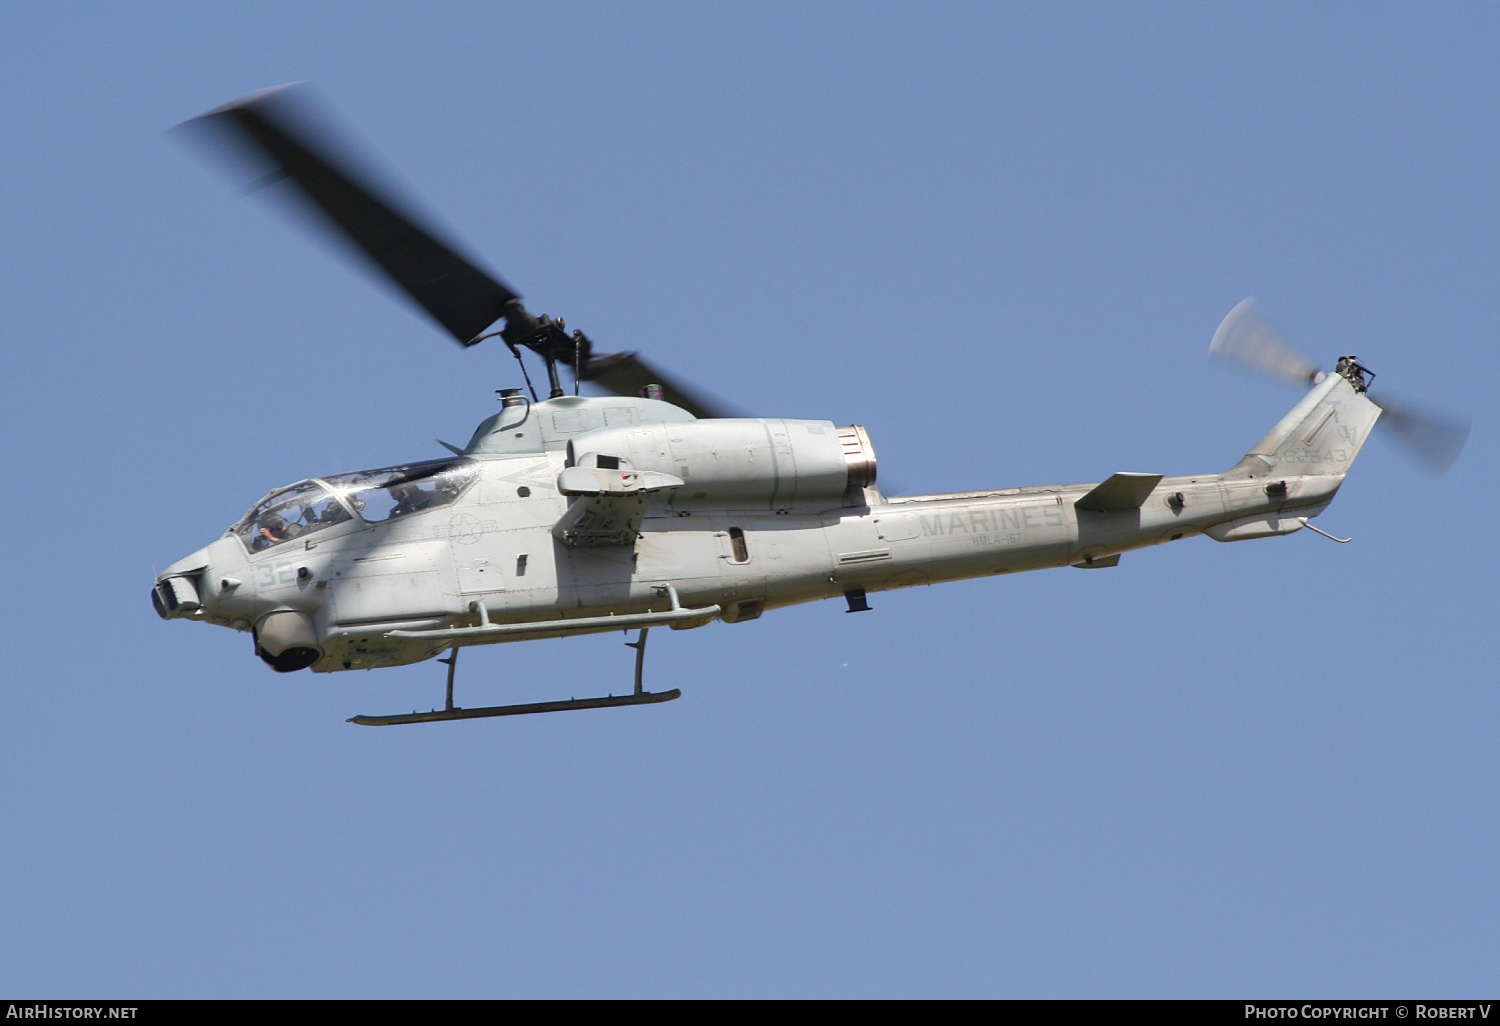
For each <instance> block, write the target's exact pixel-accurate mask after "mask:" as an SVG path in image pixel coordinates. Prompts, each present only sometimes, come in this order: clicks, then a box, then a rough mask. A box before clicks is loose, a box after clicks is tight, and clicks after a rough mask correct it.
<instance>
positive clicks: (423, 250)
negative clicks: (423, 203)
mask: <svg viewBox="0 0 1500 1026" xmlns="http://www.w3.org/2000/svg"><path fill="white" fill-rule="evenodd" d="M310 92H311V91H310V90H309V89H308V88H307V87H305V86H281V87H279V88H276V89H268V90H266V91H265V92H260V93H252V94H251V95H249V96H246V97H242V98H241V99H238V100H235V101H234V102H232V103H228V104H225V105H224V106H223V107H220V108H218V109H217V110H212V111H209V112H208V113H207V114H203V115H200V116H199V117H196V118H194V119H192V120H191V121H189V122H187V123H186V124H185V125H184V126H182V127H195V126H208V127H212V128H214V129H217V130H218V131H219V133H220V134H221V136H223V137H227V138H229V139H232V140H233V141H234V142H236V143H237V144H238V145H239V148H240V151H241V153H242V154H243V155H250V156H254V157H257V158H260V160H261V161H268V162H269V164H270V168H269V173H268V174H266V175H265V176H264V177H263V179H262V180H261V181H262V182H264V183H265V184H271V183H273V182H275V181H278V180H280V179H282V178H286V179H290V180H291V181H292V182H294V183H295V184H296V186H297V187H298V190H299V192H300V194H301V195H302V197H303V198H305V199H307V200H309V201H311V203H312V204H313V206H314V207H315V208H316V209H317V210H318V211H320V212H321V213H322V214H323V215H324V217H325V218H326V220H327V223H328V224H329V225H330V226H331V227H333V228H335V229H337V234H338V235H340V236H341V237H342V238H343V239H344V240H345V241H348V242H351V243H353V244H354V245H355V246H356V247H357V248H358V249H359V250H360V251H361V252H362V253H363V254H364V255H365V256H367V257H368V258H369V259H370V260H372V261H373V262H374V264H375V266H376V267H377V268H379V269H380V270H381V271H382V272H383V273H384V274H385V276H386V277H387V278H388V279H389V280H390V281H391V283H392V284H394V285H395V286H396V287H397V288H398V289H400V290H401V291H403V292H405V293H406V294H407V295H408V296H410V297H411V298H412V299H413V300H414V301H415V302H416V303H417V305H418V306H420V307H422V308H423V309H424V310H426V311H427V312H428V313H429V314H431V315H432V317H433V319H435V320H436V321H437V322H438V323H439V324H440V325H442V326H443V328H444V330H446V331H447V332H448V334H450V335H452V336H453V338H454V339H455V340H456V341H458V342H460V343H463V344H468V343H469V342H471V341H472V340H473V339H474V338H475V337H476V336H477V335H479V334H480V333H481V332H483V331H484V329H485V328H487V327H489V326H490V325H491V324H493V323H494V322H495V321H497V320H499V319H500V317H502V316H504V314H505V312H506V311H505V307H506V305H507V304H508V303H510V302H512V301H514V300H516V299H518V298H519V297H518V296H517V295H516V293H515V292H514V291H513V290H512V289H511V288H510V287H509V286H508V285H506V284H504V283H503V282H501V281H500V280H499V279H498V278H496V277H495V276H494V275H492V274H489V273H488V272H486V271H484V270H482V269H480V268H479V267H477V266H476V265H475V264H474V263H473V262H472V261H471V260H469V259H468V258H466V257H464V256H462V255H460V253H459V252H458V250H457V249H456V247H454V246H453V245H452V244H451V243H449V242H446V241H444V240H443V239H442V238H441V237H440V236H438V235H437V234H436V233H435V232H434V231H433V230H432V229H430V228H428V227H426V226H424V225H422V224H421V223H420V221H418V220H417V218H415V217H413V216H412V215H411V214H409V213H407V212H406V211H404V210H402V209H401V206H400V205H399V204H398V203H397V202H396V201H395V200H393V199H391V198H390V197H389V196H382V195H381V193H380V191H379V190H378V189H377V188H376V187H375V186H374V185H373V184H372V183H371V181H370V178H371V176H370V175H369V174H362V173H360V171H358V170H356V168H355V167H354V166H353V165H354V163H355V161H354V159H353V157H352V156H351V155H350V154H349V153H348V152H347V151H346V152H344V153H342V154H340V153H337V152H335V149H336V147H335V144H334V141H333V133H332V132H331V131H330V130H329V127H328V120H329V119H327V118H326V117H320V116H318V114H317V112H316V111H315V110H314V109H313V102H312V99H311V96H310ZM257 184H259V183H257Z"/></svg>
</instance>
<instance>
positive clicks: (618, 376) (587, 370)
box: [579, 353, 737, 420]
mask: <svg viewBox="0 0 1500 1026" xmlns="http://www.w3.org/2000/svg"><path fill="white" fill-rule="evenodd" d="M579 379H580V380H582V381H592V382H593V383H594V384H596V385H598V386H599V387H600V388H602V389H604V390H605V391H606V392H613V393H614V394H615V395H640V394H641V391H642V390H643V389H644V388H645V387H646V386H647V385H660V386H661V388H662V398H663V399H665V400H666V401H667V402H669V403H671V404H672V405H673V406H680V407H681V408H682V409H684V410H687V411H688V412H689V413H691V414H692V415H693V416H695V417H697V418H699V419H700V420H709V419H713V418H718V417H733V416H737V414H735V413H734V412H732V411H730V410H729V409H728V408H727V407H725V406H724V405H723V404H721V403H718V402H716V401H715V400H713V399H710V398H707V397H705V396H704V395H703V394H702V393H701V392H699V391H698V390H697V389H694V388H690V387H689V386H687V385H684V384H683V383H682V382H680V381H678V380H676V379H674V378H670V377H668V376H667V375H665V374H663V373H662V372H661V371H659V370H657V369H656V368H655V367H652V366H651V365H650V364H648V363H647V362H646V361H645V360H642V359H641V358H640V354H638V353H605V354H603V355H601V356H595V357H593V358H591V359H590V360H589V362H588V363H586V364H584V366H583V368H582V373H581V374H579Z"/></svg>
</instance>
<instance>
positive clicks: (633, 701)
mask: <svg viewBox="0 0 1500 1026" xmlns="http://www.w3.org/2000/svg"><path fill="white" fill-rule="evenodd" d="M649 629H650V628H647V627H642V628H641V633H640V636H639V637H638V638H637V639H636V640H635V641H627V642H626V643H625V644H626V646H627V647H629V648H633V649H635V692H634V693H633V694H629V695H605V696H604V697H602V698H569V699H567V700H565V701H560V702H527V703H525V704H522V705H487V706H482V707H480V708H477V709H465V708H463V707H461V706H456V705H454V704H453V675H454V671H455V670H456V669H457V667H458V646H456V645H455V646H454V647H453V648H452V649H450V650H449V652H448V658H446V659H439V660H438V662H440V663H447V664H448V701H447V705H446V706H445V707H444V708H442V709H432V710H429V711H428V712H409V713H397V714H395V715H393V716H351V717H350V718H349V720H348V722H349V723H357V724H359V725H360V726H362V727H389V726H393V725H395V724H398V723H437V722H440V721H442V720H477V719H483V718H484V717H487V716H525V715H528V714H529V713H548V712H566V711H568V710H569V709H611V708H614V707H615V706H617V705H656V704H657V703H659V702H670V701H672V699H674V698H681V697H682V692H681V691H679V690H678V689H677V688H673V689H672V690H671V691H644V690H642V688H641V672H642V670H643V669H644V668H645V663H646V631H647V630H649Z"/></svg>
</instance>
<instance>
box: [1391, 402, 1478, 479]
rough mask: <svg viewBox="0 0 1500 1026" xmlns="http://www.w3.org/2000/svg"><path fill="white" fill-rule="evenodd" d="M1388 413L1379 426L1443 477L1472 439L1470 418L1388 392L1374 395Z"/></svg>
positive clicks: (1428, 470) (1421, 463) (1416, 458)
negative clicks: (1416, 402) (1396, 397)
mask: <svg viewBox="0 0 1500 1026" xmlns="http://www.w3.org/2000/svg"><path fill="white" fill-rule="evenodd" d="M1370 399H1371V400H1372V401H1373V402H1374V403H1375V405H1376V406H1379V407H1380V408H1381V409H1382V410H1383V411H1384V415H1383V416H1382V417H1381V418H1380V420H1379V421H1377V422H1376V425H1375V426H1376V427H1377V428H1378V427H1382V426H1384V427H1387V428H1390V429H1391V431H1392V432H1393V436H1392V437H1394V438H1395V439H1396V440H1397V441H1398V442H1400V443H1401V445H1402V447H1403V448H1405V449H1406V451H1407V453H1408V454H1409V455H1410V456H1412V458H1413V459H1415V460H1416V461H1417V463H1418V464H1420V465H1421V467H1422V469H1423V470H1425V471H1427V472H1428V473H1430V474H1431V475H1432V476H1433V477H1442V476H1443V475H1444V474H1446V473H1447V472H1448V470H1449V468H1450V467H1452V466H1453V464H1454V463H1456V462H1457V461H1458V457H1459V454H1460V453H1462V452H1463V451H1464V444H1465V443H1466V442H1468V440H1469V428H1470V424H1471V421H1470V418H1469V417H1468V416H1467V415H1465V414H1461V413H1446V412H1440V411H1436V410H1431V409H1428V408H1426V407H1421V406H1416V405H1413V404H1412V403H1411V402H1409V401H1408V400H1405V399H1392V398H1391V397H1390V396H1389V395H1387V394H1386V393H1381V394H1380V395H1379V396H1373V395H1372V396H1371V397H1370Z"/></svg>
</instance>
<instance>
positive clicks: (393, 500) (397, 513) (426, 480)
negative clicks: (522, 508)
mask: <svg viewBox="0 0 1500 1026" xmlns="http://www.w3.org/2000/svg"><path fill="white" fill-rule="evenodd" d="M478 476H479V468H478V466H477V465H476V464H475V462H474V461H473V460H469V459H462V458H454V459H442V460H424V461H423V462H421V463H407V464H403V465H401V466H398V467H381V468H380V469H379V470H360V471H356V472H354V473H352V474H338V475H336V476H334V477H328V478H324V479H323V480H325V481H327V482H328V484H329V486H330V487H331V488H333V490H334V491H335V492H337V493H338V494H339V495H341V496H342V497H343V498H344V499H345V501H347V502H348V503H349V505H350V507H351V508H352V509H353V510H354V511H355V512H356V513H358V514H359V515H360V517H361V518H362V519H363V520H364V521H365V522H366V523H370V524H378V523H381V522H383V521H386V520H394V519H396V518H397V517H403V516H407V515H408V514H411V513H421V512H423V511H425V510H429V509H437V508H438V507H440V506H446V505H448V503H450V502H452V501H453V500H454V499H456V498H458V497H459V496H460V495H461V494H463V492H464V491H465V489H467V488H468V487H469V485H471V484H473V483H474V480H475V478H477V477H478Z"/></svg>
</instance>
